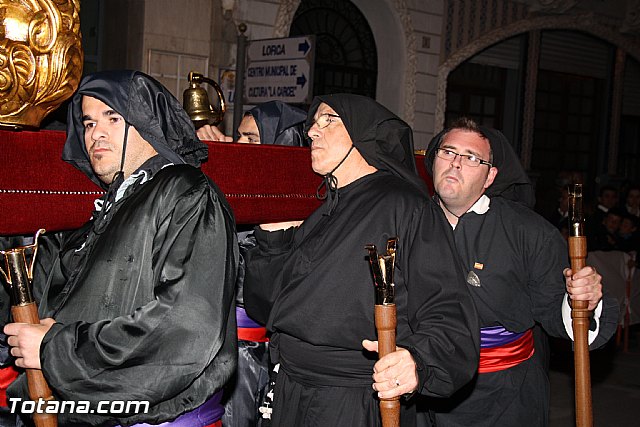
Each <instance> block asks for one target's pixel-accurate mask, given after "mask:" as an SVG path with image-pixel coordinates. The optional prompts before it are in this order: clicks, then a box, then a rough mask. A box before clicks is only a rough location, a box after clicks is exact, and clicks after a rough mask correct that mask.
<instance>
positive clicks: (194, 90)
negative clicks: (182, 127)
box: [182, 71, 226, 129]
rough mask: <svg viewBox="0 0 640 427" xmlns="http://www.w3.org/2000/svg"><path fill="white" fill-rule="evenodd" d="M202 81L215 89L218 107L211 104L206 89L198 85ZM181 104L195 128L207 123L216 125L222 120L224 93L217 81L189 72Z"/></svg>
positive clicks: (224, 108) (224, 107)
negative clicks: (187, 86)
mask: <svg viewBox="0 0 640 427" xmlns="http://www.w3.org/2000/svg"><path fill="white" fill-rule="evenodd" d="M202 82H205V83H209V84H210V85H211V86H213V88H214V89H215V90H216V93H217V94H218V99H219V101H220V108H215V107H213V106H212V105H211V103H210V102H209V95H208V94H207V91H206V90H205V89H204V88H202V87H200V83H202ZM182 105H183V107H184V109H185V111H186V112H187V114H188V115H189V117H190V118H191V121H192V122H193V124H194V125H195V127H196V129H198V128H199V127H201V126H204V125H207V124H208V125H211V126H216V125H217V124H219V123H220V122H222V119H223V118H224V113H225V111H226V105H225V102H224V95H223V93H222V90H221V89H220V86H219V85H218V83H216V82H215V81H213V80H211V79H209V78H207V77H205V76H203V75H202V74H200V73H196V72H194V71H191V72H190V73H189V88H188V89H186V90H185V91H184V93H183V96H182Z"/></svg>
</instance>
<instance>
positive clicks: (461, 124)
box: [442, 116, 493, 163]
mask: <svg viewBox="0 0 640 427" xmlns="http://www.w3.org/2000/svg"><path fill="white" fill-rule="evenodd" d="M456 129H462V130H465V131H468V132H473V133H475V134H477V135H479V136H480V137H481V138H482V139H484V140H486V141H487V143H488V144H489V163H493V150H492V149H491V143H490V142H489V137H488V136H487V135H485V134H484V132H482V129H480V124H478V122H476V121H475V120H473V119H472V118H469V117H466V116H461V117H458V118H457V119H455V120H454V121H453V122H452V123H451V125H449V127H447V129H446V130H445V131H444V133H443V135H442V140H443V141H444V139H445V138H446V136H447V134H448V133H449V132H451V131H452V130H456Z"/></svg>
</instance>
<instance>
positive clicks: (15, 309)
mask: <svg viewBox="0 0 640 427" xmlns="http://www.w3.org/2000/svg"><path fill="white" fill-rule="evenodd" d="M41 233H44V230H43V229H41V230H38V232H37V233H36V236H35V238H34V243H33V244H32V245H28V246H21V247H18V248H15V249H10V250H7V251H0V254H1V255H3V257H4V267H5V269H2V268H0V272H1V274H2V276H3V277H4V279H5V280H6V282H7V283H6V284H7V291H8V293H9V295H10V296H11V315H12V316H13V321H14V322H18V323H29V324H32V325H39V324H40V318H39V317H38V307H37V305H36V303H35V301H34V299H33V295H32V293H31V280H32V277H33V264H34V262H35V257H36V253H37V251H38V246H37V240H38V236H39V235H40V234H41ZM29 250H32V251H33V252H32V256H31V263H30V264H28V263H27V261H26V256H25V253H26V252H27V251H29ZM25 371H26V374H27V386H28V388H29V397H30V398H31V400H33V401H34V402H36V408H37V407H38V402H39V400H40V399H43V400H45V401H49V400H53V393H52V392H51V389H50V388H49V385H48V384H47V381H46V380H45V378H44V375H43V374H42V371H41V370H40V369H25ZM33 422H34V423H35V425H36V427H57V425H58V419H57V416H56V414H48V413H38V412H34V413H33Z"/></svg>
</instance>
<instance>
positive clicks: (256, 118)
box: [197, 101, 309, 147]
mask: <svg viewBox="0 0 640 427" xmlns="http://www.w3.org/2000/svg"><path fill="white" fill-rule="evenodd" d="M306 120H307V113H306V112H305V111H304V110H301V109H300V108H297V107H294V106H292V105H289V104H287V103H284V102H282V101H268V102H264V103H262V104H258V105H257V106H255V107H253V108H252V109H250V110H249V111H247V112H245V113H244V116H243V117H242V120H241V121H240V124H239V125H238V129H237V132H236V139H235V140H234V139H233V137H231V136H226V135H224V134H223V133H222V132H221V131H220V130H219V129H218V128H217V127H215V126H211V125H204V126H201V127H199V128H198V131H197V132H198V137H199V138H200V139H201V140H203V141H222V142H234V141H235V142H240V143H245V144H267V145H287V146H290V147H305V146H307V145H309V144H308V142H307V138H306V136H305V134H304V129H303V126H304V122H305V121H306Z"/></svg>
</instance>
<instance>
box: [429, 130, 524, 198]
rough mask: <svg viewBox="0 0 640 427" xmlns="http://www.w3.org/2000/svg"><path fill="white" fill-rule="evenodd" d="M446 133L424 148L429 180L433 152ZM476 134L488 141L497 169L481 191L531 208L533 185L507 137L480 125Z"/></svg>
mask: <svg viewBox="0 0 640 427" xmlns="http://www.w3.org/2000/svg"><path fill="white" fill-rule="evenodd" d="M450 130H451V129H446V130H443V131H442V132H440V133H439V134H437V135H436V136H434V137H433V139H432V140H431V142H429V146H428V147H427V155H426V156H425V159H424V161H425V166H426V168H427V171H428V172H429V175H431V176H432V177H433V159H434V158H435V153H436V149H437V148H439V147H440V144H442V139H443V137H444V135H445V134H446V133H447V132H448V131H450ZM480 131H481V132H482V134H483V135H484V136H485V138H487V139H488V140H489V145H490V146H491V151H492V153H493V162H492V164H493V166H495V167H496V168H498V174H497V175H496V178H495V180H494V181H493V184H491V186H490V187H489V188H487V189H486V190H485V192H484V194H486V195H487V196H488V197H504V198H505V199H509V200H512V201H514V202H518V203H522V204H524V205H526V206H528V207H530V208H533V206H534V205H535V200H536V199H535V194H534V190H533V185H532V184H531V180H530V179H529V176H528V175H527V173H526V172H525V170H524V168H523V167H522V164H521V163H520V158H519V157H518V155H517V154H516V152H515V151H514V150H513V147H512V146H511V144H509V141H508V140H507V138H506V137H505V136H504V135H503V134H502V132H500V131H499V130H496V129H492V128H489V127H485V126H480Z"/></svg>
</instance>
